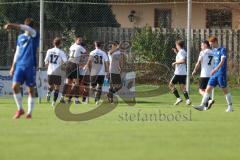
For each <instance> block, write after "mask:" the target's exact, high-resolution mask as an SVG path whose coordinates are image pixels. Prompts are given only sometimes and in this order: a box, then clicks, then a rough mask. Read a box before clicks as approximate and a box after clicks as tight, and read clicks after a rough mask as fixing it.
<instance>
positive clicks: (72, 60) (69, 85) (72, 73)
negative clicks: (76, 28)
mask: <svg viewBox="0 0 240 160" xmlns="http://www.w3.org/2000/svg"><path fill="white" fill-rule="evenodd" d="M81 43H82V38H81V36H76V38H75V43H74V44H73V45H72V46H71V47H70V49H69V50H70V54H69V59H68V63H67V66H66V72H67V80H66V84H65V85H64V88H63V96H62V98H61V102H62V103H65V101H64V98H63V97H64V96H65V95H66V94H67V93H69V92H70V94H69V99H68V102H69V103H70V102H71V99H72V96H75V104H78V103H80V102H79V100H78V97H79V92H80V88H79V78H81V77H80V75H79V70H80V69H79V68H80V67H81V66H80V58H81V55H82V54H86V49H85V48H83V47H82V46H81Z"/></svg>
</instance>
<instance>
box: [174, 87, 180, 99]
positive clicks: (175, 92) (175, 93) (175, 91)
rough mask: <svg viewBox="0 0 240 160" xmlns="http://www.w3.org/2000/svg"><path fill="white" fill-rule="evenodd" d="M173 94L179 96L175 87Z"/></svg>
mask: <svg viewBox="0 0 240 160" xmlns="http://www.w3.org/2000/svg"><path fill="white" fill-rule="evenodd" d="M173 94H174V95H175V96H176V97H177V98H180V95H179V93H178V90H177V89H176V88H174V90H173Z"/></svg>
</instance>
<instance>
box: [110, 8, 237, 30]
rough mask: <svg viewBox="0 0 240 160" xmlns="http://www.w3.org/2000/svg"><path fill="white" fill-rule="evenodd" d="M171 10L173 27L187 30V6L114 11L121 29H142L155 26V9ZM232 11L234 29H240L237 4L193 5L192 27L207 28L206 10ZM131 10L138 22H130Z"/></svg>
mask: <svg viewBox="0 0 240 160" xmlns="http://www.w3.org/2000/svg"><path fill="white" fill-rule="evenodd" d="M156 8H158V9H171V11H172V27H173V28H185V27H186V25H187V5H186V4H174V5H173V4H159V5H153V4H149V5H148V4H144V5H136V4H130V5H113V6H112V10H113V13H114V14H115V15H116V19H117V21H118V22H119V23H120V24H121V27H141V26H145V25H149V26H153V25H154V9H156ZM220 8H225V9H226V8H229V9H232V28H234V29H236V28H239V23H240V21H239V20H240V7H239V6H236V4H232V5H231V4H193V9H192V10H193V13H192V27H193V28H199V29H201V28H206V9H220ZM131 10H135V11H136V21H135V22H134V23H133V22H129V19H128V15H129V14H130V11H131Z"/></svg>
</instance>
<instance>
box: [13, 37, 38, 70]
mask: <svg viewBox="0 0 240 160" xmlns="http://www.w3.org/2000/svg"><path fill="white" fill-rule="evenodd" d="M17 46H18V47H19V56H18V58H17V61H16V66H21V67H36V66H37V59H36V53H37V48H38V46H39V34H38V33H37V34H36V36H35V37H32V36H29V35H26V34H21V35H19V36H18V39H17Z"/></svg>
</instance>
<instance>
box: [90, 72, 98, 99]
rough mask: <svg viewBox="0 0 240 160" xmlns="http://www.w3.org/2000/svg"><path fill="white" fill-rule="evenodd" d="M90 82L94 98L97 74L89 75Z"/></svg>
mask: <svg viewBox="0 0 240 160" xmlns="http://www.w3.org/2000/svg"><path fill="white" fill-rule="evenodd" d="M90 83H91V88H90V92H91V96H92V95H93V96H94V98H96V91H97V89H96V87H97V76H91V77H90Z"/></svg>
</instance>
